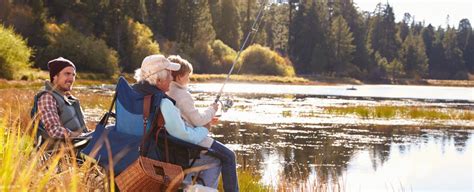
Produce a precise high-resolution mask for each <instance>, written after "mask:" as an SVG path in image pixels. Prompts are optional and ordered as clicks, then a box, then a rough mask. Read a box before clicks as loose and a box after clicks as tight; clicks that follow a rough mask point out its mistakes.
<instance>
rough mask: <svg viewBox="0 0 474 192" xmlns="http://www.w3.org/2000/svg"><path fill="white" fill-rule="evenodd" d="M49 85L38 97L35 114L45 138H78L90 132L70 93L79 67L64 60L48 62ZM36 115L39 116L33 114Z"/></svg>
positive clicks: (46, 84) (78, 106)
mask: <svg viewBox="0 0 474 192" xmlns="http://www.w3.org/2000/svg"><path fill="white" fill-rule="evenodd" d="M48 69H49V77H50V81H46V82H45V87H44V89H43V90H41V91H40V92H39V93H38V94H36V96H35V107H33V110H36V111H33V114H38V117H39V118H40V127H39V128H40V129H41V128H43V129H44V131H45V132H46V133H47V135H45V137H51V138H68V137H78V136H80V135H81V134H82V133H86V132H87V127H86V124H85V121H84V115H83V112H82V109H81V106H80V103H79V100H78V99H77V98H75V97H73V96H72V95H71V93H70V91H71V90H72V85H73V84H74V81H75V79H76V66H74V64H73V63H72V62H71V61H69V60H67V59H65V58H62V57H59V58H56V59H53V60H51V61H49V62H48ZM34 112H36V113H34Z"/></svg>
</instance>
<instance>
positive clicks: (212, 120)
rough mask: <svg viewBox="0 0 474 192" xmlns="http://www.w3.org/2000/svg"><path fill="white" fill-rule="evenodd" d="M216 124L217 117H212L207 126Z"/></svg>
mask: <svg viewBox="0 0 474 192" xmlns="http://www.w3.org/2000/svg"><path fill="white" fill-rule="evenodd" d="M218 122H219V117H213V118H212V119H211V122H209V124H211V125H215V124H217V123H218Z"/></svg>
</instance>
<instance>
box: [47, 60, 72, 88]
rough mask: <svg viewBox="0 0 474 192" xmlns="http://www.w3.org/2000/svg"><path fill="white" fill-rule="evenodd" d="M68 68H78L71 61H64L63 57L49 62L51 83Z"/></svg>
mask: <svg viewBox="0 0 474 192" xmlns="http://www.w3.org/2000/svg"><path fill="white" fill-rule="evenodd" d="M66 67H72V68H74V70H76V66H74V63H72V62H71V61H69V60H67V59H64V58H62V57H58V58H56V59H53V60H51V61H49V62H48V69H49V78H50V79H51V82H53V77H54V76H55V75H56V74H58V73H59V72H61V70H63V69H64V68H66Z"/></svg>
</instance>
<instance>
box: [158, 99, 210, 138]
mask: <svg viewBox="0 0 474 192" xmlns="http://www.w3.org/2000/svg"><path fill="white" fill-rule="evenodd" d="M160 109H161V113H162V114H163V118H164V119H165V127H166V130H167V131H168V133H169V134H171V135H172V136H174V137H177V138H179V139H182V140H184V141H186V142H190V143H193V144H198V143H199V142H201V141H202V140H203V139H204V138H205V137H207V134H208V133H209V131H208V130H207V129H206V128H204V127H195V128H191V127H186V126H185V124H184V121H183V119H181V114H180V113H179V110H178V108H176V107H175V106H174V105H173V103H172V102H171V101H170V100H168V99H163V100H162V101H161V104H160Z"/></svg>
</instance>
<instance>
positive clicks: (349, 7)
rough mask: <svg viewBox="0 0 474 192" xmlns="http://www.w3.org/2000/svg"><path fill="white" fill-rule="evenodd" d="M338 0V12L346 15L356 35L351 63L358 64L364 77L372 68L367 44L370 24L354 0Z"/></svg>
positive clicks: (354, 35) (361, 75)
mask: <svg viewBox="0 0 474 192" xmlns="http://www.w3.org/2000/svg"><path fill="white" fill-rule="evenodd" d="M336 2H337V4H336V5H339V6H338V9H336V12H340V14H341V15H342V16H343V17H344V19H345V20H346V22H347V24H348V25H349V29H350V31H351V32H352V34H353V37H354V41H353V42H354V45H355V46H356V49H355V52H354V54H353V55H354V57H353V59H352V61H351V63H353V64H354V65H355V66H357V68H358V69H357V70H359V71H360V72H361V73H360V74H359V75H358V76H359V77H363V76H364V74H367V72H368V71H369V70H370V65H369V64H370V63H371V61H370V57H369V51H368V50H367V46H366V41H367V28H368V26H367V24H366V23H365V22H364V20H363V17H362V14H361V13H359V12H358V11H357V9H356V8H355V6H354V3H353V2H351V1H345V0H337V1H336Z"/></svg>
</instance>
